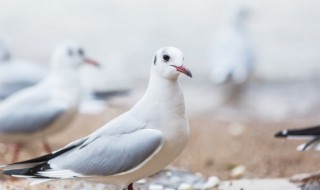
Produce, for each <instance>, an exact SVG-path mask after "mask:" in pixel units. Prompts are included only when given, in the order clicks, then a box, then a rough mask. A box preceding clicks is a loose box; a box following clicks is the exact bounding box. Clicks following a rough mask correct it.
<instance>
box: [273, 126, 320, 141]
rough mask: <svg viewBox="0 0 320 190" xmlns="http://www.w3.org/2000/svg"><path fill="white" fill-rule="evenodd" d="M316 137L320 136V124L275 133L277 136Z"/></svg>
mask: <svg viewBox="0 0 320 190" xmlns="http://www.w3.org/2000/svg"><path fill="white" fill-rule="evenodd" d="M310 136H311V137H315V136H320V126H316V127H309V128H303V129H293V130H283V131H280V132H278V133H276V134H275V137H280V138H281V137H282V138H287V137H310Z"/></svg>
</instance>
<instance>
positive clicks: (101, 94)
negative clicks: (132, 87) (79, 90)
mask: <svg viewBox="0 0 320 190" xmlns="http://www.w3.org/2000/svg"><path fill="white" fill-rule="evenodd" d="M129 92H130V91H129V90H110V91H95V92H93V93H92V95H93V96H94V98H95V99H98V100H106V99H108V98H111V97H114V96H125V95H128V94H129Z"/></svg>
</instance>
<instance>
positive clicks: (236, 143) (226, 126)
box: [0, 108, 319, 179]
mask: <svg viewBox="0 0 320 190" xmlns="http://www.w3.org/2000/svg"><path fill="white" fill-rule="evenodd" d="M123 110H124V108H110V109H108V111H106V112H105V113H104V114H103V116H101V117H97V116H79V117H78V118H77V119H76V121H75V122H74V123H73V125H72V126H71V127H69V128H68V129H66V130H65V132H63V133H61V134H58V135H56V136H54V137H52V138H50V139H49V142H50V143H51V145H52V147H53V149H58V148H60V147H62V146H63V145H65V144H66V143H68V142H70V141H72V140H74V139H77V138H79V137H82V136H85V135H87V134H89V133H90V132H92V131H94V130H95V129H97V128H99V127H100V126H101V125H102V124H103V123H105V122H106V121H108V120H110V119H111V118H113V117H115V116H117V115H118V114H120V113H121V112H122V111H123ZM189 119H190V127H191V137H190V142H189V144H188V146H187V148H186V149H185V151H184V152H183V154H182V155H181V156H180V157H179V158H178V159H177V160H176V161H175V162H174V163H173V165H174V166H177V167H179V168H182V169H187V170H191V171H194V172H200V173H202V174H204V175H205V176H211V175H216V176H219V177H220V178H222V179H229V174H230V170H231V169H232V168H233V167H235V166H237V165H244V166H245V167H246V168H247V172H246V174H245V177H248V178H252V177H255V178H257V177H258V178H266V177H269V178H270V177H290V176H292V175H294V174H296V173H299V172H315V171H317V168H315V166H318V160H319V154H318V153H316V152H296V150H295V147H296V145H298V144H299V143H301V142H298V141H286V140H282V139H274V138H273V135H274V133H275V132H277V131H279V130H281V129H283V128H286V127H289V128H290V127H294V126H304V125H306V123H308V124H309V123H311V122H310V121H308V122H300V123H297V122H294V123H293V122H279V123H262V122H258V121H250V122H236V121H225V120H221V119H216V118H215V117H214V116H213V115H209V114H207V115H202V116H201V117H199V116H194V117H190V118H189ZM239 127H240V128H241V129H242V130H243V132H242V133H241V134H239V135H234V134H232V133H233V132H232V130H233V128H239ZM41 154H44V152H43V151H42V147H41V144H40V143H39V142H34V143H32V144H30V145H28V146H26V147H25V149H24V151H23V152H22V154H21V157H20V160H23V159H28V158H31V157H34V156H39V155H41ZM2 155H3V156H2V157H1V160H0V163H8V162H10V159H11V154H2Z"/></svg>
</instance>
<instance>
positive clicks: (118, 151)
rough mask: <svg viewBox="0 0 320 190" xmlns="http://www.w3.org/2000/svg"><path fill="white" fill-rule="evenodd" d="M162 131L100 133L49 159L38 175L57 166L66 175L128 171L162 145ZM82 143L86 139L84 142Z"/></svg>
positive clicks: (48, 172) (56, 168)
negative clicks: (94, 137)
mask: <svg viewBox="0 0 320 190" xmlns="http://www.w3.org/2000/svg"><path fill="white" fill-rule="evenodd" d="M162 141H163V135H162V133H161V132H160V131H158V130H154V129H141V130H137V131H135V132H132V133H128V134H122V135H114V136H101V137H98V138H96V139H95V140H93V141H92V142H90V143H88V144H86V146H79V147H78V148H76V149H73V150H71V151H69V152H66V153H65V154H62V155H60V156H59V157H56V158H54V159H52V160H50V161H49V162H48V164H49V165H50V168H52V170H53V171H52V170H51V172H53V176H52V175H51V173H50V170H49V171H47V172H43V173H42V174H41V175H43V176H46V177H54V175H56V174H57V170H58V171H59V170H60V171H61V172H65V171H67V173H68V172H70V176H68V174H67V173H64V175H63V176H65V177H66V178H68V177H72V176H76V175H77V174H79V176H90V175H95V176H97V175H98V176H99V175H100V176H107V175H115V174H119V173H123V172H127V171H130V170H132V169H134V168H136V167H138V166H139V165H140V164H142V163H144V162H145V161H146V160H148V158H149V157H152V156H153V155H154V153H155V152H157V150H160V148H161V147H162ZM84 144H85V143H84Z"/></svg>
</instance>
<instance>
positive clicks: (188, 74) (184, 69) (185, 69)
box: [171, 65, 192, 78]
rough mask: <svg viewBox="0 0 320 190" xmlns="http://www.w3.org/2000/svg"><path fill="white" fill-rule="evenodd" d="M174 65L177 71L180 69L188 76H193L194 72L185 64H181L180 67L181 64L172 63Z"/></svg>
mask: <svg viewBox="0 0 320 190" xmlns="http://www.w3.org/2000/svg"><path fill="white" fill-rule="evenodd" d="M171 66H172V67H175V68H176V69H177V71H179V72H180V73H184V74H186V75H187V76H189V77H191V78H192V74H191V72H190V70H189V69H187V68H186V67H184V66H183V65H181V66H180V67H179V66H176V65H171Z"/></svg>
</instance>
